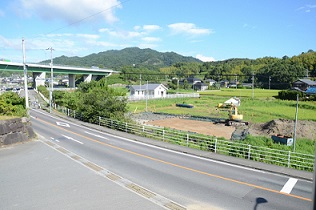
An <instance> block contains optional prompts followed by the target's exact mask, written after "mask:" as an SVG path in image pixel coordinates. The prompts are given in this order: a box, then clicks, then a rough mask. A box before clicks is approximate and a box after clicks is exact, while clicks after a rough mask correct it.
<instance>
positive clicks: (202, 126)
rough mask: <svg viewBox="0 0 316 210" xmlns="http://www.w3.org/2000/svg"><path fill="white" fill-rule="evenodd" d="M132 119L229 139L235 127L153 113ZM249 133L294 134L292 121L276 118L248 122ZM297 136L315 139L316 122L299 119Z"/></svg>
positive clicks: (138, 115)
mask: <svg viewBox="0 0 316 210" xmlns="http://www.w3.org/2000/svg"><path fill="white" fill-rule="evenodd" d="M133 118H134V120H136V121H138V122H140V123H144V124H148V125H155V126H160V127H168V128H173V129H177V130H182V131H187V132H195V133H200V134H205V135H211V136H216V137H224V138H226V139H230V138H231V136H232V134H233V132H234V131H235V129H236V127H234V126H225V125H224V124H214V123H213V122H206V121H199V120H189V119H183V118H179V117H175V116H170V115H157V114H153V113H139V114H136V115H133ZM248 131H249V134H251V135H254V136H267V137H271V135H276V134H282V135H288V136H293V135H294V121H293V120H284V119H276V120H272V121H270V122H267V123H255V124H250V125H249V127H248ZM296 135H297V138H306V139H310V140H316V122H314V121H308V120H299V121H298V123H297V128H296Z"/></svg>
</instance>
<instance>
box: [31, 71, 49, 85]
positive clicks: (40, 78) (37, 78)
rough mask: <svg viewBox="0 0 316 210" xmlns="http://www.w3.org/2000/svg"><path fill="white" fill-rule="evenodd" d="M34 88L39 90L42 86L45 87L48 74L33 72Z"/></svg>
mask: <svg viewBox="0 0 316 210" xmlns="http://www.w3.org/2000/svg"><path fill="white" fill-rule="evenodd" d="M32 77H33V88H35V89H36V88H37V87H38V86H40V85H43V86H45V80H46V79H45V78H46V72H33V74H32Z"/></svg>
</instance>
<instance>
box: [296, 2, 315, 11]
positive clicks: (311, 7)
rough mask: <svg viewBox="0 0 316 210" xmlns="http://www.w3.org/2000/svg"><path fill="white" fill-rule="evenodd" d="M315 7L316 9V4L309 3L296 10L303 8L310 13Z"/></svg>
mask: <svg viewBox="0 0 316 210" xmlns="http://www.w3.org/2000/svg"><path fill="white" fill-rule="evenodd" d="M313 9H316V4H307V5H305V6H302V7H299V8H297V9H296V10H297V11H300V10H302V11H304V12H306V13H309V12H312V10H313Z"/></svg>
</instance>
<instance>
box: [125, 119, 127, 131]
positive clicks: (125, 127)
mask: <svg viewBox="0 0 316 210" xmlns="http://www.w3.org/2000/svg"><path fill="white" fill-rule="evenodd" d="M125 133H127V122H126V123H125Z"/></svg>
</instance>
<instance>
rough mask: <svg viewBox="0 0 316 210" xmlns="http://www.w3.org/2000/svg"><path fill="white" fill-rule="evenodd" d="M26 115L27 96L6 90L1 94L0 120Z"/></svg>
mask: <svg viewBox="0 0 316 210" xmlns="http://www.w3.org/2000/svg"><path fill="white" fill-rule="evenodd" d="M26 116H27V112H26V109H25V98H21V97H20V96H19V95H18V94H17V93H14V92H4V93H2V94H1V95H0V120H6V119H10V118H14V117H26Z"/></svg>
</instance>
